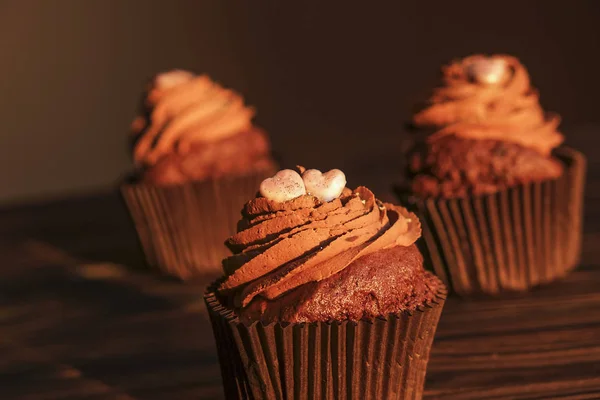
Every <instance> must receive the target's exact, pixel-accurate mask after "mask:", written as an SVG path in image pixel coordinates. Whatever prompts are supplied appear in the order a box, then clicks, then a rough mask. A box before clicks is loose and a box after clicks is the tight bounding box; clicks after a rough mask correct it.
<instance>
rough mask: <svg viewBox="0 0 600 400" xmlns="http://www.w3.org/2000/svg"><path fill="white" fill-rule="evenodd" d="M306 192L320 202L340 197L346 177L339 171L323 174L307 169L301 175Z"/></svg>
mask: <svg viewBox="0 0 600 400" xmlns="http://www.w3.org/2000/svg"><path fill="white" fill-rule="evenodd" d="M302 179H303V180H304V185H305V186H306V192H307V193H308V194H310V195H312V196H315V197H316V198H318V199H319V200H321V201H322V202H328V201H331V200H334V199H337V198H338V197H340V194H342V191H343V190H344V188H345V187H346V175H344V173H343V172H342V171H340V170H339V169H332V170H331V171H329V172H326V173H324V174H322V173H321V171H319V170H318V169H309V170H306V171H304V173H303V174H302Z"/></svg>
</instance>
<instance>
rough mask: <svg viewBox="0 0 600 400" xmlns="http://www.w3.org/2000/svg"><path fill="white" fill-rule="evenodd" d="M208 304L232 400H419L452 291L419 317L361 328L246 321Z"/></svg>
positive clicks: (210, 297) (209, 295) (210, 300)
mask: <svg viewBox="0 0 600 400" xmlns="http://www.w3.org/2000/svg"><path fill="white" fill-rule="evenodd" d="M214 287H215V286H213V287H212V288H211V289H209V290H208V291H207V292H206V293H205V297H204V298H205V301H206V304H207V307H208V311H209V314H210V318H211V322H212V325H213V330H214V335H215V339H216V343H217V349H218V354H219V361H220V365H221V373H222V377H223V386H224V389H225V395H226V398H227V399H255V400H259V399H356V398H361V399H364V400H371V399H372V400H379V399H420V398H421V397H422V395H423V386H424V383H425V372H426V369H427V362H428V360H429V351H430V349H431V345H432V342H433V337H434V335H435V331H436V328H437V324H438V321H439V318H440V314H441V312H442V308H443V305H444V301H445V298H446V292H445V291H441V292H439V293H438V295H437V298H436V300H435V301H434V302H432V303H429V304H426V305H424V306H422V307H420V308H419V309H417V310H415V311H412V312H404V313H400V314H397V315H396V314H392V315H389V316H387V317H386V318H378V319H375V320H373V321H367V320H364V321H359V322H350V321H344V322H332V323H324V322H315V323H303V324H290V323H285V324H284V323H271V324H268V325H264V324H262V323H260V322H256V323H253V324H251V325H245V324H243V323H241V322H240V321H239V320H238V318H237V317H236V316H235V314H234V312H233V311H232V310H230V309H227V308H226V307H225V306H223V305H222V304H221V302H220V301H219V300H218V299H217V297H216V296H215V293H214V292H213V290H214Z"/></svg>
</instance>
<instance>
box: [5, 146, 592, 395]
mask: <svg viewBox="0 0 600 400" xmlns="http://www.w3.org/2000/svg"><path fill="white" fill-rule="evenodd" d="M594 143H597V141H596V140H594ZM596 148H597V146H596ZM591 151H595V152H597V153H598V150H595V149H594V150H591ZM598 154H599V155H600V153H598ZM588 157H589V159H590V160H589V161H590V163H589V172H588V190H587V194H586V221H585V231H586V234H585V237H584V245H583V259H582V264H581V266H580V268H579V269H578V270H577V271H576V272H574V273H573V274H572V275H570V276H569V277H568V278H566V279H565V280H564V281H562V282H557V283H553V284H551V285H549V286H546V287H542V288H539V289H536V290H534V291H533V292H531V293H529V294H520V295H511V296H506V297H504V298H500V299H485V300H479V301H475V302H474V301H471V302H468V301H464V300H460V299H457V298H449V300H448V302H447V303H446V307H445V309H444V312H443V314H442V319H441V322H440V325H439V328H438V332H437V335H436V339H435V343H434V348H433V350H432V354H431V359H430V364H429V369H428V375H427V383H426V398H431V399H435V398H444V399H547V398H560V399H599V398H600V209H599V208H598V207H597V205H598V200H600V163H597V162H595V159H594V158H593V157H590V154H589V152H588ZM202 291H203V282H199V283H197V284H193V285H182V284H180V283H178V282H176V281H172V280H169V279H165V278H161V277H159V276H157V275H155V274H153V273H149V272H146V271H144V269H143V262H142V255H141V253H140V250H139V249H138V244H137V241H136V237H135V233H134V232H133V229H132V227H131V225H130V222H129V219H128V215H127V214H126V211H125V209H124V207H123V205H122V204H121V202H120V199H119V197H118V196H117V195H116V194H105V195H97V196H88V197H82V198H71V199H67V200H62V201H54V202H50V203H45V204H38V205H31V206H18V207H10V208H6V209H4V210H1V211H0V399H31V400H33V399H35V400H42V399H44V400H48V399H193V398H200V399H220V398H222V396H223V394H222V389H221V381H220V372H219V367H218V363H217V355H216V351H215V348H214V341H213V337H212V331H211V327H210V323H209V321H208V318H207V314H206V309H205V306H204V302H203V300H202Z"/></svg>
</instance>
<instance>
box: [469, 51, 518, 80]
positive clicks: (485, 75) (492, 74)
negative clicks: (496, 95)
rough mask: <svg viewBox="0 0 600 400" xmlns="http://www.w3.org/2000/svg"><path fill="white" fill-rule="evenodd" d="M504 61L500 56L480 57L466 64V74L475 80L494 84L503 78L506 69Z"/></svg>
mask: <svg viewBox="0 0 600 400" xmlns="http://www.w3.org/2000/svg"><path fill="white" fill-rule="evenodd" d="M507 67H508V66H507V65H506V61H505V60H504V59H502V58H497V57H491V58H481V59H479V60H475V61H473V62H472V63H471V64H469V65H468V66H467V72H468V74H469V75H470V76H471V77H472V78H473V79H474V80H475V81H477V82H479V83H483V84H486V85H495V84H498V83H500V82H502V81H503V80H504V78H505V77H506V73H507V71H508V68H507Z"/></svg>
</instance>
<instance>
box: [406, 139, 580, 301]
mask: <svg viewBox="0 0 600 400" xmlns="http://www.w3.org/2000/svg"><path fill="white" fill-rule="evenodd" d="M555 155H556V157H558V158H559V159H560V160H561V161H563V163H564V165H565V172H564V173H563V175H562V176H561V177H559V178H557V179H553V180H547V181H542V182H535V183H530V184H524V185H519V186H515V187H513V188H510V189H508V190H504V191H501V192H498V193H495V194H491V195H483V196H471V197H468V198H457V199H433V198H432V199H419V198H416V197H409V198H408V199H406V201H407V203H408V205H409V207H410V208H412V209H413V210H414V211H416V212H417V214H418V215H419V218H420V219H421V223H422V227H423V240H422V241H420V243H419V245H420V249H421V251H422V252H423V255H424V257H425V260H426V265H432V266H433V269H434V271H435V273H436V274H437V275H438V276H439V277H440V278H441V279H442V280H443V281H444V283H445V284H446V285H447V286H448V288H449V289H450V290H452V291H453V292H455V293H457V294H459V295H463V296H468V295H477V294H497V293H499V292H503V291H523V290H527V289H529V288H531V287H534V286H537V285H540V284H544V283H548V282H551V281H553V280H555V279H558V278H560V277H562V276H564V275H566V274H567V273H568V272H569V271H570V270H572V269H573V268H575V266H576V265H577V264H578V262H579V257H580V253H581V240H582V218H583V191H584V182H585V170H586V160H585V157H584V156H583V154H581V153H580V152H578V151H576V150H573V149H570V148H567V147H561V148H559V149H557V151H556V154H555Z"/></svg>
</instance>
